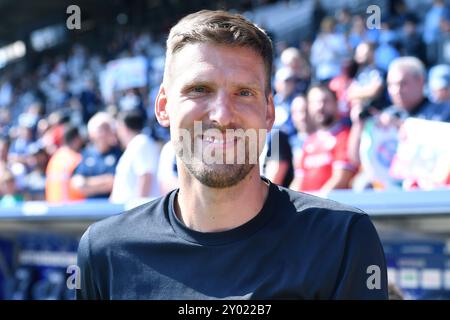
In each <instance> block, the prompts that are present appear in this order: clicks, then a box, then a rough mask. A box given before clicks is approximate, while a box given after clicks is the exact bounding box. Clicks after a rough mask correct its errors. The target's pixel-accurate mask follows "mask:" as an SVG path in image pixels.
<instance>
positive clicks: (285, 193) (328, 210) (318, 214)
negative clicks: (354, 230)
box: [277, 186, 367, 224]
mask: <svg viewBox="0 0 450 320" xmlns="http://www.w3.org/2000/svg"><path fill="white" fill-rule="evenodd" d="M277 187H278V192H279V193H280V198H281V199H283V198H284V200H283V201H284V204H282V206H291V208H292V209H293V210H295V214H296V215H297V216H298V218H299V219H301V220H302V221H303V220H304V219H307V220H311V219H312V220H317V221H321V222H324V221H328V222H329V223H338V224H339V223H351V222H352V221H355V220H358V219H359V218H360V217H363V216H367V213H365V212H364V211H362V210H360V209H358V208H354V207H352V206H349V205H346V204H343V203H340V202H337V201H334V200H330V199H325V198H322V197H319V196H315V195H312V194H307V193H303V192H298V191H294V190H291V189H287V188H284V187H281V186H277Z"/></svg>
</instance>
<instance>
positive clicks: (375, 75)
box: [0, 0, 450, 207]
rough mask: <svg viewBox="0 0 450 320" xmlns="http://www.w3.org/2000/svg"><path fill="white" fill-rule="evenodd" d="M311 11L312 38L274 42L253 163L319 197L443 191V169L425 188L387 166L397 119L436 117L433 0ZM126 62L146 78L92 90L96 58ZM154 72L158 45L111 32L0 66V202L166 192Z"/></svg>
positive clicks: (448, 19) (441, 103) (171, 165)
mask: <svg viewBox="0 0 450 320" xmlns="http://www.w3.org/2000/svg"><path fill="white" fill-rule="evenodd" d="M317 3H319V2H317ZM314 14H315V17H316V19H320V24H318V25H317V30H316V32H315V34H316V36H315V38H314V39H311V40H305V39H302V41H299V43H297V44H290V43H287V42H285V41H283V40H282V39H276V41H275V43H274V48H275V51H276V60H275V61H274V65H275V70H274V74H273V81H272V83H273V92H274V101H275V112H276V119H275V125H274V128H275V129H276V130H273V131H272V133H271V135H270V136H269V137H268V141H267V146H266V148H265V150H264V151H263V155H262V157H261V170H262V173H263V174H264V175H265V176H266V177H268V178H269V179H271V180H272V181H273V182H275V183H277V184H280V185H284V186H286V187H290V188H292V189H295V190H299V191H306V192H319V193H321V192H324V193H326V192H329V191H331V190H334V189H349V188H353V189H358V190H359V189H368V188H369V189H377V190H387V189H391V188H399V189H407V190H409V189H413V188H422V189H430V188H439V187H445V186H446V185H449V184H450V167H449V165H448V163H444V166H447V167H446V170H445V168H444V169H443V170H440V171H439V172H440V173H439V174H440V176H439V177H437V178H436V179H434V180H433V181H431V182H430V180H429V179H428V180H427V179H425V178H422V177H421V176H420V175H411V174H408V173H405V172H403V173H399V172H397V171H398V170H397V171H396V170H394V169H393V164H394V163H395V162H396V161H397V162H399V161H400V160H402V159H400V160H397V158H398V154H397V147H399V145H400V142H401V141H402V139H403V140H404V139H405V138H404V132H405V130H403V129H402V128H403V125H404V124H405V123H406V122H407V121H408V119H411V118H415V119H422V120H427V121H434V122H436V123H440V124H441V123H448V122H450V66H449V65H448V64H444V63H440V61H439V55H438V50H439V44H440V43H441V40H442V39H443V38H445V37H446V36H448V35H450V8H447V6H446V5H445V3H444V1H442V0H435V1H433V3H432V5H431V7H430V8H429V10H428V12H427V13H426V15H425V16H424V17H423V18H421V17H418V16H417V15H416V14H414V13H413V12H410V10H409V9H408V7H407V5H406V4H405V2H404V1H396V2H395V12H394V13H393V14H391V15H390V16H389V17H388V18H387V19H383V20H382V21H381V28H380V29H368V28H367V26H366V20H365V19H366V16H365V15H364V14H361V15H359V14H354V13H352V11H351V10H350V9H348V8H343V9H341V10H339V12H337V13H336V15H335V16H326V14H325V11H321V10H320V7H316V10H315V12H314ZM161 38H163V37H161ZM130 57H140V58H143V59H144V60H145V61H146V74H147V82H146V85H145V86H140V87H132V88H125V89H115V90H114V91H113V93H112V94H110V95H108V94H105V88H103V86H104V85H105V81H104V80H102V75H103V74H104V71H105V69H106V68H107V66H108V63H109V62H111V61H113V60H117V59H122V58H130ZM163 68H164V44H163V42H161V41H158V40H157V39H153V37H152V36H151V34H150V33H148V32H145V31H144V32H130V31H126V32H125V31H122V32H119V33H117V35H116V36H115V37H114V40H113V41H112V42H111V43H110V45H109V46H108V48H107V50H106V51H105V52H95V51H92V50H91V49H90V48H88V47H87V46H86V45H83V44H76V45H74V46H72V48H71V49H70V52H68V53H67V54H65V55H58V56H56V57H54V58H45V59H43V61H42V63H40V64H39V65H38V67H36V68H33V70H28V69H24V70H15V71H14V72H13V71H10V72H5V73H2V74H1V75H0V198H1V200H0V203H1V206H2V207H5V206H13V205H15V204H17V203H19V202H21V201H24V200H46V201H49V202H65V201H78V200H83V199H91V198H106V199H110V200H111V201H112V202H115V203H125V202H127V201H130V200H132V199H136V198H140V197H155V196H158V195H161V194H164V193H165V192H167V191H169V190H171V189H172V188H175V187H176V186H177V170H176V164H175V155H174V151H173V149H172V147H171V145H170V143H168V140H169V132H168V130H167V128H162V127H160V126H159V125H158V124H157V122H156V120H155V117H154V113H153V106H154V100H155V97H156V94H157V90H158V87H159V84H160V82H161V79H162V74H163ZM431 127H432V126H431ZM402 132H403V136H402ZM441 132H445V130H444V131H441ZM440 138H441V141H440V143H441V144H442V145H444V146H445V145H446V146H447V149H450V143H449V142H448V141H446V139H445V137H440ZM438 140H439V139H438ZM272 141H276V142H277V143H278V147H277V151H276V152H277V155H273V154H272V152H273V150H272V149H273V148H272V145H273V144H272V143H271V142H272ZM400 158H401V157H400ZM400 162H401V161H400ZM398 166H399V165H398V164H397V167H398ZM400 166H401V165H400ZM400 171H401V170H400Z"/></svg>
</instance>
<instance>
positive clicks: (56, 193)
mask: <svg viewBox="0 0 450 320" xmlns="http://www.w3.org/2000/svg"><path fill="white" fill-rule="evenodd" d="M83 144H84V141H83V139H82V137H81V136H80V133H79V131H78V128H76V127H72V126H70V125H66V126H65V127H64V135H63V146H61V147H60V148H59V149H58V150H57V151H56V152H55V153H54V154H53V155H52V156H51V158H50V160H49V162H48V165H47V171H46V176H47V181H46V184H45V199H46V201H48V202H52V203H61V202H68V201H75V200H83V199H84V198H85V197H84V195H83V194H82V193H80V192H78V191H77V190H75V189H74V188H73V187H72V186H71V185H70V179H71V177H72V174H73V172H74V171H75V168H76V167H77V166H78V164H79V163H80V162H81V154H80V151H81V149H82V147H83Z"/></svg>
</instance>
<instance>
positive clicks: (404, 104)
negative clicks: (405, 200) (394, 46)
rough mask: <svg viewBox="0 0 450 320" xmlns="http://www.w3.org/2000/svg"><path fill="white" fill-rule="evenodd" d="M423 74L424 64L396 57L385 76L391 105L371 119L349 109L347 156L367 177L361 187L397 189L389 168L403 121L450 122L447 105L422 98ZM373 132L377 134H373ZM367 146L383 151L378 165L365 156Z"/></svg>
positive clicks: (359, 109)
mask: <svg viewBox="0 0 450 320" xmlns="http://www.w3.org/2000/svg"><path fill="white" fill-rule="evenodd" d="M425 72H426V71H425V66H424V64H423V63H422V62H421V61H420V60H419V59H417V58H416V57H400V58H398V59H396V60H394V61H393V62H392V63H391V65H390V66H389V72H388V75H387V85H388V92H389V96H390V98H391V101H392V103H393V104H392V105H391V106H389V107H387V108H386V109H384V110H383V111H382V112H381V113H379V114H376V113H374V114H373V115H375V116H374V117H370V115H365V116H362V113H361V111H362V110H361V106H354V107H353V109H352V123H353V125H352V129H351V134H350V138H349V157H350V159H351V161H352V162H353V163H354V165H359V164H361V165H362V170H363V173H365V174H366V175H367V176H366V177H365V179H366V180H367V182H365V183H362V185H368V186H370V187H374V188H380V189H387V188H391V187H399V182H398V181H395V180H393V179H392V178H391V177H390V175H389V168H390V164H391V162H392V159H393V157H394V155H395V152H396V145H397V139H398V138H397V135H398V128H399V127H400V126H401V124H402V123H403V121H404V120H406V119H407V118H409V117H416V118H421V119H425V120H435V121H450V112H449V108H450V106H440V105H437V104H435V103H432V102H430V101H429V100H428V99H427V98H426V96H425V94H424V84H425V74H426V73H425ZM367 116H369V117H367ZM377 128H380V129H377ZM375 130H378V131H380V133H379V134H378V133H377V134H376V132H375ZM389 132H391V133H389ZM363 133H364V134H363ZM369 146H372V147H371V148H373V149H374V150H378V149H379V148H382V149H383V153H382V154H381V153H380V158H382V159H383V161H381V162H380V165H378V162H375V161H374V160H373V159H372V158H370V156H369V155H367V152H368V150H367V148H368V147H369ZM378 146H379V147H378ZM379 152H380V151H379Z"/></svg>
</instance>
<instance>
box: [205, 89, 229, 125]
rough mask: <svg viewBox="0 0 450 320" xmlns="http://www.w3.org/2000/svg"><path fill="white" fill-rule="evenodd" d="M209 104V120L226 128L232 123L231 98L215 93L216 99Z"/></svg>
mask: <svg viewBox="0 0 450 320" xmlns="http://www.w3.org/2000/svg"><path fill="white" fill-rule="evenodd" d="M211 103H212V105H211V108H210V112H209V120H211V121H212V122H216V123H217V124H218V125H220V126H222V127H226V126H228V125H229V124H230V123H232V122H233V105H232V98H231V97H230V96H229V95H228V94H227V93H225V92H219V93H217V96H216V99H214V100H213V101H212V102H211Z"/></svg>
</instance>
